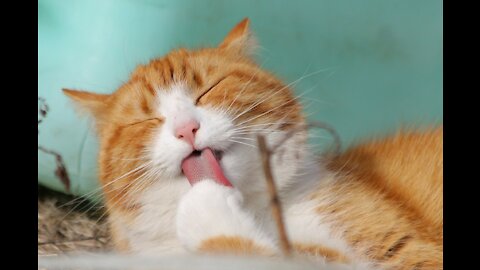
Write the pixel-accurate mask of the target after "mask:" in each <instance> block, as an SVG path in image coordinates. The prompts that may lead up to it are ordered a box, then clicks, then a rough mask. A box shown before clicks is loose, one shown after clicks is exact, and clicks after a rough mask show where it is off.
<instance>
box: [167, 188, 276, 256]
mask: <svg viewBox="0 0 480 270" xmlns="http://www.w3.org/2000/svg"><path fill="white" fill-rule="evenodd" d="M242 203H243V197H242V194H241V193H240V192H239V191H238V190H237V189H235V188H231V187H226V186H222V185H219V184H217V183H216V182H214V181H212V180H203V181H201V182H199V183H197V184H195V185H194V186H193V187H192V189H191V190H190V191H189V192H188V193H187V194H185V195H184V196H183V198H182V199H181V201H180V204H179V207H178V210H177V220H176V224H177V235H178V238H179V240H180V241H181V242H182V244H183V245H184V246H185V247H186V248H187V249H188V250H190V251H201V252H216V253H237V254H238V253H245V254H262V255H267V254H274V253H275V251H276V247H275V243H274V241H272V240H271V239H270V238H269V237H268V235H266V234H265V233H263V232H262V231H261V229H260V228H259V227H258V226H257V225H256V223H255V220H254V218H253V215H252V214H251V213H249V212H247V211H245V209H243V207H242Z"/></svg>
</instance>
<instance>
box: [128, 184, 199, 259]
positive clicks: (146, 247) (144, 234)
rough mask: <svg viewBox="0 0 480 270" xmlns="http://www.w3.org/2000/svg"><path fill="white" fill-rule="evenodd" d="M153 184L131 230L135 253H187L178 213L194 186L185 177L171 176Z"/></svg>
mask: <svg viewBox="0 0 480 270" xmlns="http://www.w3.org/2000/svg"><path fill="white" fill-rule="evenodd" d="M169 181H171V182H169V183H168V184H167V183H162V182H161V181H159V182H157V183H155V184H153V185H152V186H150V187H149V188H148V189H147V190H146V191H145V193H144V194H143V196H142V200H141V203H142V207H141V210H140V213H139V215H138V216H137V218H136V219H135V221H134V223H133V224H132V227H131V228H129V232H128V233H127V234H128V236H129V240H130V245H131V247H132V250H133V251H134V252H139V253H142V254H147V255H148V254H156V255H158V254H177V253H183V252H185V251H184V249H183V248H182V246H181V244H180V242H179V241H178V239H177V236H176V231H175V216H176V211H177V206H178V202H179V200H180V198H181V196H182V195H183V194H185V193H186V191H187V190H188V189H189V188H190V184H189V183H188V182H187V181H185V179H171V180H169Z"/></svg>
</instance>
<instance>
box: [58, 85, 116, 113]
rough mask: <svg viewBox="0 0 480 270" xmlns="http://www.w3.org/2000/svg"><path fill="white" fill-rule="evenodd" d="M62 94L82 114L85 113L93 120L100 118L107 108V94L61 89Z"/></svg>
mask: <svg viewBox="0 0 480 270" xmlns="http://www.w3.org/2000/svg"><path fill="white" fill-rule="evenodd" d="M62 90H63V93H64V94H65V95H66V96H68V97H69V98H70V99H72V100H73V101H74V102H75V104H76V105H77V107H78V108H79V109H80V110H81V111H82V112H87V113H88V114H90V115H92V116H93V117H95V118H97V119H98V118H100V117H101V116H102V115H103V114H104V112H105V109H106V107H107V101H108V99H109V97H110V95H108V94H96V93H91V92H87V91H78V90H71V89H65V88H64V89H62Z"/></svg>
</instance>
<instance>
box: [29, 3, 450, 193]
mask: <svg viewBox="0 0 480 270" xmlns="http://www.w3.org/2000/svg"><path fill="white" fill-rule="evenodd" d="M244 17H249V18H250V20H251V29H252V31H253V32H254V33H255V35H256V37H257V39H258V41H259V44H260V45H261V47H260V48H259V50H258V53H257V59H258V63H259V64H261V65H262V66H263V67H264V68H266V69H268V70H270V71H272V72H274V73H275V74H277V75H278V76H279V77H280V78H283V79H284V80H285V81H286V82H287V83H290V82H294V81H296V80H298V79H300V78H302V77H303V79H301V80H300V81H299V82H298V83H296V84H295V87H294V88H295V91H296V92H297V94H299V95H302V98H301V101H302V103H303V104H305V106H306V110H307V113H308V114H309V117H310V119H311V120H318V121H322V122H326V123H328V124H329V125H331V126H333V127H334V128H335V130H336V131H337V132H338V133H339V135H340V137H341V140H342V142H343V147H344V148H345V147H346V146H348V145H351V144H352V143H355V142H357V141H359V140H362V139H364V138H368V137H372V136H380V135H382V134H388V133H390V132H392V131H394V130H395V129H396V128H397V127H399V126H407V127H408V126H426V125H427V126H428V125H432V124H439V123H442V122H443V84H442V81H443V80H442V76H443V58H442V55H443V52H442V51H443V23H442V21H443V3H442V1H440V0H423V1H416V0H401V1H398V0H391V1H382V0H363V1H354V0H351V1H333V0H330V1H327V0H301V1H288V0H275V1H272V0H271V1H267V0H241V1H233V0H201V1H199V0H175V1H173V0H102V1H97V0H70V1H63V0H39V1H38V96H39V103H38V106H39V116H38V117H39V134H38V144H39V152H38V181H39V183H41V184H43V185H45V186H47V187H49V188H51V189H54V190H57V191H62V192H69V193H72V194H75V195H82V194H85V193H87V192H89V191H91V190H93V189H94V188H96V187H97V165H96V155H97V151H98V143H97V139H96V137H95V134H94V132H92V123H91V121H90V120H89V119H86V118H81V117H79V116H78V115H77V114H76V112H75V111H74V109H73V106H72V103H71V102H69V101H68V100H67V98H66V97H65V96H64V95H63V94H62V92H61V89H62V88H63V87H68V88H74V89H83V90H89V91H94V92H98V93H111V92H113V91H115V90H116V88H118V87H119V86H120V85H121V84H122V83H124V82H125V81H126V80H128V76H129V74H130V72H131V71H132V70H133V69H134V68H135V66H136V65H138V64H143V63H146V62H148V61H149V60H150V59H151V58H154V57H160V56H162V55H164V54H165V53H167V52H168V51H170V50H171V49H173V48H177V47H180V46H181V47H187V48H197V47H207V46H216V45H217V44H218V43H219V42H220V41H221V40H222V38H223V37H224V36H225V35H226V34H227V33H228V31H229V30H230V29H231V28H232V27H233V26H234V25H235V24H236V23H238V22H239V21H240V20H241V19H243V18H244ZM312 73H313V74H312ZM317 140H319V141H321V143H322V142H323V143H328V140H329V139H328V134H324V135H323V136H322V137H320V138H317ZM321 143H320V144H321ZM67 182H68V183H69V185H68V186H66V185H65V184H66V183H67ZM67 187H68V188H67ZM67 189H68V190H67Z"/></svg>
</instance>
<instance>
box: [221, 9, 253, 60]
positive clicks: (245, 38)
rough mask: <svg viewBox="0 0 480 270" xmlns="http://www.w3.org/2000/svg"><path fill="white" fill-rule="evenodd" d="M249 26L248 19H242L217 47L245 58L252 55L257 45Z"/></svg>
mask: <svg viewBox="0 0 480 270" xmlns="http://www.w3.org/2000/svg"><path fill="white" fill-rule="evenodd" d="M249 24H250V20H249V19H248V18H245V19H243V20H242V21H241V22H239V23H238V24H237V25H236V26H235V27H234V28H233V29H232V30H230V33H228V35H227V36H226V37H225V38H224V39H223V41H222V43H220V45H219V46H218V47H219V48H220V49H225V50H229V51H232V52H234V53H239V54H243V55H246V56H251V55H253V53H254V52H255V48H256V44H257V43H256V40H255V38H254V37H253V35H252V33H251V31H250V28H249Z"/></svg>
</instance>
